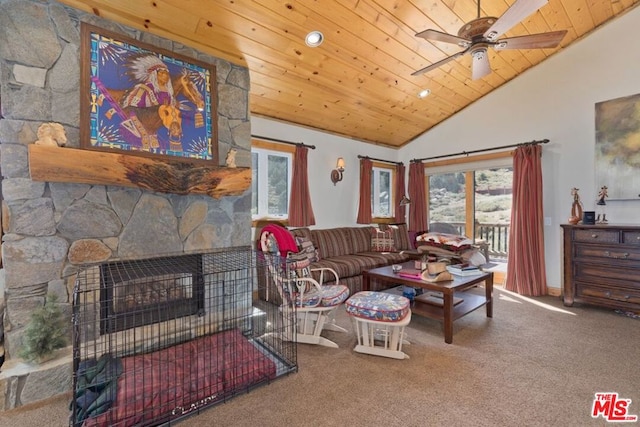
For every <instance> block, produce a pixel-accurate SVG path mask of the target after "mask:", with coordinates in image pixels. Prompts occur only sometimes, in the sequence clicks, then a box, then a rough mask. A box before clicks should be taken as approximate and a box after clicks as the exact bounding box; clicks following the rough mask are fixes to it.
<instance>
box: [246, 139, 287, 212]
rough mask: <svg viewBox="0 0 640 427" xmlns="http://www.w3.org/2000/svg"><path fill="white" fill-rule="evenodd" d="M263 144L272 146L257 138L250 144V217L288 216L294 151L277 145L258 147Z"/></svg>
mask: <svg viewBox="0 0 640 427" xmlns="http://www.w3.org/2000/svg"><path fill="white" fill-rule="evenodd" d="M263 145H264V146H269V145H267V144H257V143H256V142H254V143H253V145H252V148H251V168H252V170H251V172H252V179H251V217H252V219H253V220H257V219H262V218H275V219H279V220H286V219H287V218H288V216H289V196H290V193H291V176H292V173H293V154H292V152H288V150H287V151H281V150H279V149H276V147H270V146H269V147H270V148H261V147H259V146H263ZM277 148H279V147H277Z"/></svg>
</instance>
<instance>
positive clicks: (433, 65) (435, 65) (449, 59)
mask: <svg viewBox="0 0 640 427" xmlns="http://www.w3.org/2000/svg"><path fill="white" fill-rule="evenodd" d="M468 50H469V49H468V48H467V49H465V50H463V51H461V52H458V53H455V54H453V55H451V56H448V57H446V58H444V59H441V60H440V61H438V62H434V63H433V64H431V65H429V66H428V67H424V68H421V69H419V70H418V71H415V72H413V73H411V75H412V76H417V75H419V74H423V73H426V72H427V71H431V70H434V69H436V68H438V67H439V66H441V65H444V64H446V63H447V62H449V61H453V60H454V59H456V58H458V57H460V56H462V55H464V54H465V53H467V51H468Z"/></svg>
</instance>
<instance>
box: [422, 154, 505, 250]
mask: <svg viewBox="0 0 640 427" xmlns="http://www.w3.org/2000/svg"><path fill="white" fill-rule="evenodd" d="M427 175H428V186H429V230H430V231H438V232H443V233H453V234H462V235H465V236H468V237H472V238H473V239H474V241H475V242H478V243H480V245H481V247H484V246H485V244H486V247H487V250H488V253H489V254H491V257H492V258H494V257H499V258H502V257H505V258H506V255H507V252H508V247H507V244H508V242H509V223H510V220H511V192H512V190H511V187H512V182H513V168H512V167H502V168H491V169H472V170H464V171H459V172H446V173H435V174H427Z"/></svg>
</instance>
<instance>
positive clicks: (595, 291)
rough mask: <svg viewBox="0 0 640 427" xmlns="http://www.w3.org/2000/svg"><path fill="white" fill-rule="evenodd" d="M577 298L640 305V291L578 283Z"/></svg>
mask: <svg viewBox="0 0 640 427" xmlns="http://www.w3.org/2000/svg"><path fill="white" fill-rule="evenodd" d="M576 296H577V297H581V298H598V299H602V300H611V301H612V302H614V301H615V302H624V303H629V304H640V290H635V289H620V288H607V287H601V286H594V285H587V284H583V283H576Z"/></svg>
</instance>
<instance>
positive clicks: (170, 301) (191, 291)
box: [100, 255, 204, 334]
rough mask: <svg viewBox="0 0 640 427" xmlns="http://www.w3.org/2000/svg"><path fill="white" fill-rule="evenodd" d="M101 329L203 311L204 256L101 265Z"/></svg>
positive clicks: (122, 328)
mask: <svg viewBox="0 0 640 427" xmlns="http://www.w3.org/2000/svg"><path fill="white" fill-rule="evenodd" d="M100 276H101V287H100V302H101V304H100V308H101V316H100V320H101V321H100V332H101V333H103V334H104V333H107V332H117V331H122V330H124V329H129V328H135V327H138V326H143V325H149V324H154V323H157V322H162V321H165V320H167V319H169V318H171V317H182V316H189V315H193V314H200V315H202V314H203V309H204V282H203V275H202V259H201V256H199V255H193V256H189V257H162V258H154V259H152V260H150V259H147V260H139V261H118V262H110V263H105V264H103V265H101V266H100Z"/></svg>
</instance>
